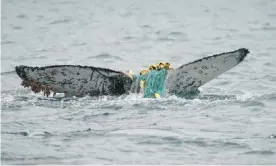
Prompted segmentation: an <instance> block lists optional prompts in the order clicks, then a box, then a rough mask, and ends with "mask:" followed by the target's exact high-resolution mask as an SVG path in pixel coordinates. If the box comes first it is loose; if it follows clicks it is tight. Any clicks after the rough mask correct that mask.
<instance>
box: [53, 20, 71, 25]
mask: <svg viewBox="0 0 276 166" xmlns="http://www.w3.org/2000/svg"><path fill="white" fill-rule="evenodd" d="M71 21H72V20H71V19H61V20H55V21H52V22H50V23H49V24H51V25H56V24H67V23H69V22H71Z"/></svg>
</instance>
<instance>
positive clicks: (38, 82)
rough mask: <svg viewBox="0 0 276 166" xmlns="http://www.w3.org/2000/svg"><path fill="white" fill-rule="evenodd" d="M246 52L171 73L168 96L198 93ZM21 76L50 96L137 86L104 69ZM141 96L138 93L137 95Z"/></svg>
mask: <svg viewBox="0 0 276 166" xmlns="http://www.w3.org/2000/svg"><path fill="white" fill-rule="evenodd" d="M249 53H250V52H249V50H248V49H246V48H240V49H238V50H235V51H231V52H224V53H221V54H216V55H212V56H207V57H204V58H201V59H198V60H195V61H193V62H190V63H187V64H184V65H181V66H180V67H178V68H176V69H173V70H172V71H171V72H169V74H168V77H167V78H166V88H167V91H168V93H171V94H179V93H183V92H190V91H194V90H197V89H198V88H199V87H200V86H202V85H204V84H206V83H208V82H209V81H211V80H212V79H214V78H215V77H217V76H219V75H220V74H223V73H225V72H226V71H228V70H230V69H231V68H233V67H235V66H236V65H238V64H239V63H241V62H242V61H244V59H245V58H246V56H247V55H248V54H249ZM15 71H16V73H17V75H18V76H19V77H20V78H21V79H22V80H23V82H22V85H23V86H24V87H31V89H32V90H33V91H34V92H40V91H44V93H45V92H46V95H47V94H49V93H50V91H53V92H54V93H65V94H67V95H70V96H71V95H74V96H83V95H86V94H88V95H91V96H98V95H122V94H126V93H128V92H130V91H131V89H132V88H133V86H132V85H134V84H133V83H134V82H135V81H134V80H133V78H132V77H131V76H129V75H127V74H126V73H124V72H121V71H116V70H111V69H107V68H101V67H93V66H80V65H53V66H44V67H32V66H24V65H20V66H16V67H15ZM136 92H137V91H136Z"/></svg>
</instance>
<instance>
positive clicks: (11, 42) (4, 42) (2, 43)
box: [1, 41, 15, 45]
mask: <svg viewBox="0 0 276 166" xmlns="http://www.w3.org/2000/svg"><path fill="white" fill-rule="evenodd" d="M5 44H15V42H14V41H2V42H1V45H5Z"/></svg>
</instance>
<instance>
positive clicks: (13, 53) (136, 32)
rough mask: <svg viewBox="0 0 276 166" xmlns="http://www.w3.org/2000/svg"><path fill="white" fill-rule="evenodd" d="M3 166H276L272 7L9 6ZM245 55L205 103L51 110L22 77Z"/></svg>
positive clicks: (135, 0) (71, 102)
mask: <svg viewBox="0 0 276 166" xmlns="http://www.w3.org/2000/svg"><path fill="white" fill-rule="evenodd" d="M1 20H2V37H1V38H2V41H1V46H2V53H1V60H2V61H1V107H2V108H1V115H2V119H1V161H2V163H4V164H276V138H273V134H276V123H275V122H276V113H275V111H276V109H275V108H276V106H275V101H276V85H275V82H276V67H275V64H276V1H275V0H243V1H238V0H231V1H230V0H210V1H200V0H195V1H185V0H176V1H169V0H151V1H145V0H132V1H129V0H116V1H115V0H105V1H101V0H95V1H94V0H93V1H89V0H82V1H77V0H68V1H66V0H64V1H63V0H58V1H56V0H47V1H43V0H26V1H18V0H3V1H2V16H1ZM241 47H245V48H248V49H249V50H250V52H251V53H250V54H249V56H248V57H247V58H246V59H245V61H244V62H243V63H241V64H240V65H239V66H237V67H235V68H233V69H232V70H231V71H228V72H226V73H225V74H223V75H221V76H219V77H218V78H216V79H214V80H213V81H212V82H210V83H208V84H206V85H205V86H203V87H201V89H200V90H201V93H200V95H199V96H197V97H196V98H193V99H185V98H180V97H176V96H168V97H166V98H162V99H158V100H153V99H143V98H141V96H139V95H129V96H124V97H119V98H112V97H101V98H97V99H95V98H91V97H83V98H57V99H53V98H45V97H43V95H38V94H37V95H34V94H33V93H31V92H30V91H29V90H27V89H23V88H22V87H21V86H20V82H21V81H20V79H19V78H18V77H17V76H16V74H15V72H14V67H15V66H16V65H31V66H44V65H53V64H78V65H92V66H99V67H109V68H112V69H120V70H126V69H132V70H133V71H135V72H137V71H139V70H140V69H141V68H143V67H146V66H148V65H149V64H151V63H156V62H157V61H169V62H171V64H172V65H173V66H174V67H177V66H179V65H181V64H184V63H188V62H190V61H193V60H195V59H198V58H201V57H204V56H207V55H212V54H216V53H221V52H226V51H232V50H235V49H238V48H241Z"/></svg>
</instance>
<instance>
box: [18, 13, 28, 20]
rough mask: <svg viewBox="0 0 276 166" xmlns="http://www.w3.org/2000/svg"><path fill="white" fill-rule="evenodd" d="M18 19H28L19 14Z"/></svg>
mask: <svg viewBox="0 0 276 166" xmlns="http://www.w3.org/2000/svg"><path fill="white" fill-rule="evenodd" d="M16 17H17V18H19V19H27V18H28V17H27V16H26V15H25V14H19V15H17V16H16Z"/></svg>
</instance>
